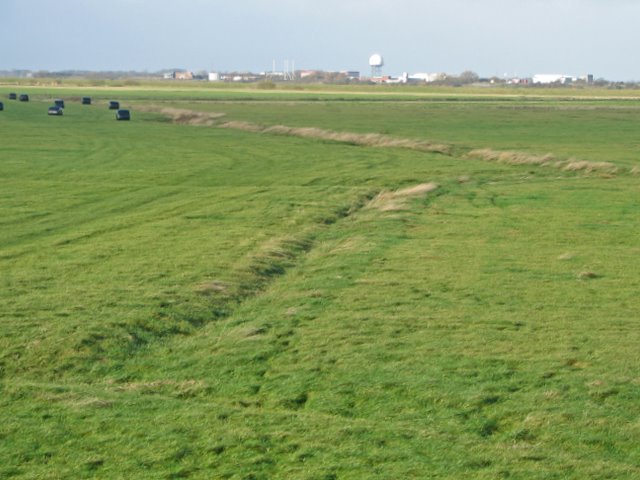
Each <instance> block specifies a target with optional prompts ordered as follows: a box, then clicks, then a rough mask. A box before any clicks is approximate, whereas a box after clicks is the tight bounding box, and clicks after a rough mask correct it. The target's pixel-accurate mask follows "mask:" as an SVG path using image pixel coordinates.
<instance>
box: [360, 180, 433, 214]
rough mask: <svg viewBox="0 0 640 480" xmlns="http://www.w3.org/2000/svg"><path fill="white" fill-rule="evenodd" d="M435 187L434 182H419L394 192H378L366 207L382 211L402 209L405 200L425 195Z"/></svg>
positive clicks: (404, 205) (404, 206)
mask: <svg viewBox="0 0 640 480" xmlns="http://www.w3.org/2000/svg"><path fill="white" fill-rule="evenodd" d="M437 189H438V185H437V184H435V183H421V184H420V185H415V186H413V187H409V188H404V189H402V190H397V191H395V192H380V193H379V194H378V195H376V196H375V197H374V198H373V199H372V200H371V201H370V202H369V204H368V207H369V208H374V209H376V210H380V211H382V212H393V211H398V210H404V209H405V208H406V203H407V200H409V199H411V198H415V197H420V196H423V195H426V194H427V193H431V192H434V191H435V190H437Z"/></svg>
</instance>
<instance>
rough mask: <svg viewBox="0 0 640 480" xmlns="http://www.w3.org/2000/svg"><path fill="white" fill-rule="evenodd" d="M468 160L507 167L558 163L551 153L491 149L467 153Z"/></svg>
mask: <svg viewBox="0 0 640 480" xmlns="http://www.w3.org/2000/svg"><path fill="white" fill-rule="evenodd" d="M467 157H468V158H475V159H479V160H485V161H487V162H497V163H504V164H507V165H541V166H549V165H553V164H554V162H556V159H555V157H554V156H553V155H551V154H550V153H548V154H546V155H535V154H532V153H523V152H506V151H504V152H501V151H498V150H492V149H490V148H482V149H478V150H472V151H470V152H469V153H467Z"/></svg>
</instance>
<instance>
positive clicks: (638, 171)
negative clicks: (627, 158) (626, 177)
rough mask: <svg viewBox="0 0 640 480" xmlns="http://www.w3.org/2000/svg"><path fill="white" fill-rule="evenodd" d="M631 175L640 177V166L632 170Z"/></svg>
mask: <svg viewBox="0 0 640 480" xmlns="http://www.w3.org/2000/svg"><path fill="white" fill-rule="evenodd" d="M629 173H631V175H640V166H635V167H633V168H632V169H631V170H629Z"/></svg>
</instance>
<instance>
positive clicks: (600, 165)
mask: <svg viewBox="0 0 640 480" xmlns="http://www.w3.org/2000/svg"><path fill="white" fill-rule="evenodd" d="M562 169H563V170H564V171H565V172H578V171H584V172H587V173H591V172H604V173H617V172H618V167H616V166H615V165H614V164H613V163H609V162H588V161H586V160H575V159H571V160H569V161H567V162H566V163H565V165H564V167H563V168H562Z"/></svg>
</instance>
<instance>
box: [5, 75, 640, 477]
mask: <svg viewBox="0 0 640 480" xmlns="http://www.w3.org/2000/svg"><path fill="white" fill-rule="evenodd" d="M154 88H155V89H153V88H152V87H148V88H142V87H139V88H134V87H131V86H130V88H122V89H118V88H115V87H110V89H107V88H104V89H97V88H95V87H94V89H93V90H92V89H91V87H90V86H86V87H84V88H83V87H82V86H77V85H76V86H73V85H71V86H68V87H65V88H55V87H31V86H2V87H0V96H2V97H4V98H6V94H7V93H8V92H10V91H17V92H19V93H22V92H23V91H24V92H27V93H30V95H31V101H30V102H29V103H20V102H15V101H9V100H4V104H5V110H4V111H3V112H0V132H2V140H1V143H0V231H1V232H2V234H1V235H0V272H1V274H0V286H1V288H0V478H24V479H31V478H43V479H58V478H60V479H62V478H114V479H116V478H149V479H151V478H154V479H155V478H194V479H196V478H197V479H199V478H202V479H205V478H206V479H209V478H227V479H237V480H240V479H243V480H249V479H272V478H273V479H279V478H287V479H288V478H292V479H309V480H310V479H317V480H329V479H356V478H362V479H365V478H366V479H369V478H375V479H400V478H441V479H460V478H474V479H495V478H510V479H527V480H528V479H585V478H590V479H604V478H611V479H635V478H640V466H639V465H640V447H639V446H638V439H639V438H640V406H639V405H638V398H639V396H640V373H639V372H640V357H639V356H638V354H637V352H638V345H639V344H640V330H639V329H638V311H640V299H639V297H638V289H639V288H640V244H638V238H639V234H640V196H639V195H638V180H639V178H640V177H639V176H637V174H638V173H639V170H638V168H640V162H639V161H638V157H637V152H638V145H639V144H638V136H637V133H636V127H637V125H639V124H640V104H638V101H637V98H636V97H635V96H634V95H633V94H632V93H629V94H627V95H626V96H625V95H622V94H619V93H617V92H614V94H612V92H610V91H597V90H590V91H588V92H583V91H575V92H574V91H571V90H566V91H565V90H563V92H556V94H553V92H544V93H545V94H544V95H540V96H533V95H531V94H527V95H526V96H507V95H506V94H505V93H504V92H498V93H496V92H488V93H482V92H477V91H471V90H464V91H459V92H458V91H454V90H452V91H448V90H447V91H444V92H443V91H440V90H435V91H431V90H425V91H422V90H407V91H402V90H399V89H390V90H389V91H382V94H381V93H380V91H378V90H375V89H371V88H364V89H357V88H347V87H341V89H338V90H336V89H327V90H326V91H319V92H318V91H317V89H318V87H313V88H311V87H309V88H308V89H306V90H305V89H302V90H299V91H289V92H283V91H280V90H276V91H273V92H262V91H259V90H252V89H211V88H207V89H201V90H200V89H189V88H178V87H176V86H169V87H166V88H160V87H154ZM518 93H519V92H518ZM87 94H89V95H92V96H93V97H94V99H95V102H94V105H92V106H82V105H80V104H79V101H78V100H77V99H78V98H79V97H80V96H82V95H87ZM52 98H65V99H66V101H67V108H66V109H65V114H64V116H62V117H48V116H47V115H46V109H47V107H48V106H49V104H50V103H51V99H52ZM112 98H113V99H120V100H121V101H122V104H123V106H125V107H130V108H131V109H132V121H131V122H116V121H115V119H114V115H113V112H112V111H109V110H107V106H106V102H107V100H109V99H112ZM167 107H171V108H174V109H182V110H189V111H193V112H200V113H195V114H194V115H196V117H195V118H196V120H197V121H183V120H184V118H182V119H180V118H177V117H173V119H172V118H168V117H167V116H166V115H165V114H162V113H159V112H160V109H161V108H167ZM211 113H216V114H220V116H211V117H206V115H209V114H211ZM197 115H202V117H197ZM214 117H215V118H214ZM203 118H204V119H205V120H206V122H205V121H199V120H198V119H200V120H202V119H203ZM225 122H250V123H251V124H253V125H260V126H261V128H263V129H264V128H268V127H269V126H273V125H284V126H288V127H292V128H301V127H305V128H311V127H314V128H316V129H322V131H331V132H340V133H344V132H348V133H354V134H360V135H368V134H381V135H384V136H385V137H384V138H387V137H388V138H393V139H407V140H410V141H432V142H436V143H438V144H443V145H447V146H449V147H450V149H449V150H447V151H446V152H445V154H442V153H436V152H429V151H420V150H419V149H416V148H413V147H411V146H410V147H406V148H405V147H385V146H383V145H382V146H381V145H380V144H378V145H377V146H376V145H374V144H372V145H371V146H367V144H366V143H363V142H359V141H353V140H349V139H347V140H341V139H337V140H331V139H327V138H318V137H317V134H316V133H314V135H316V137H314V136H313V135H310V136H307V137H305V136H301V135H300V134H298V133H295V134H289V133H283V132H284V130H278V131H274V133H268V130H267V131H266V133H264V132H263V133H260V132H252V131H247V130H246V129H244V130H243V129H239V128H219V127H220V126H221V125H223V124H224V123H225ZM189 123H196V125H191V124H189ZM197 123H200V124H197ZM261 131H262V130H261ZM278 132H279V133H278ZM287 132H288V131H287ZM313 132H317V131H316V130H313ZM336 138H338V137H336ZM340 138H342V137H340ZM345 138H347V137H345ZM349 138H351V137H349ZM358 138H361V137H358ZM367 138H372V137H371V136H369V137H367ZM480 148H483V149H492V150H495V151H498V152H499V151H515V152H521V153H522V155H545V154H551V155H553V157H554V159H555V160H554V162H555V163H554V162H547V163H545V164H540V165H537V164H518V162H515V161H512V162H495V161H483V160H479V159H474V158H470V157H469V156H468V153H469V152H470V151H472V150H474V149H480ZM569 159H579V160H584V161H588V162H609V163H611V164H613V165H614V166H615V167H617V168H618V171H617V173H615V174H614V173H611V171H606V172H605V171H598V170H595V171H592V172H589V171H588V169H585V170H579V171H570V170H567V169H565V168H564V165H565V164H564V163H562V164H561V163H558V162H561V161H562V162H565V161H568V160H569ZM419 185H422V186H423V187H424V188H422V189H420V188H414V187H416V186H419ZM436 186H437V188H436Z"/></svg>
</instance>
